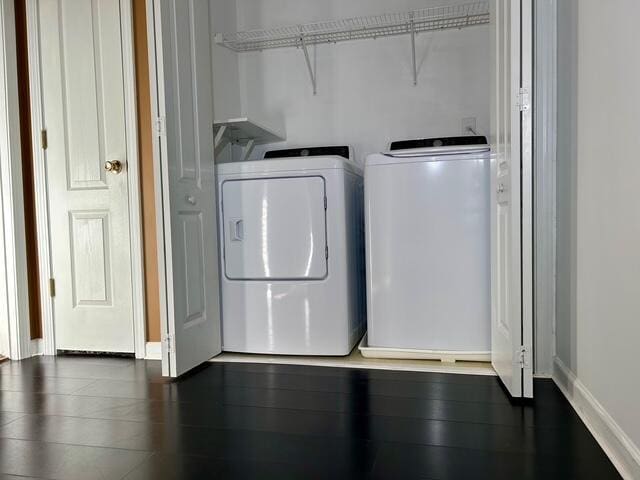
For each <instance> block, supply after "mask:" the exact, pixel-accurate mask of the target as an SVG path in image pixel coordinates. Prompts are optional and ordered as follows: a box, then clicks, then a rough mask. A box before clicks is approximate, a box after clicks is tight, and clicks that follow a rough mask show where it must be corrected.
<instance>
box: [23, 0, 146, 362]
mask: <svg viewBox="0 0 640 480" xmlns="http://www.w3.org/2000/svg"><path fill="white" fill-rule="evenodd" d="M119 1H120V12H121V15H120V30H121V32H122V60H123V73H124V79H123V80H124V103H125V133H126V139H127V183H128V196H129V239H130V247H131V286H132V290H133V292H132V313H133V332H134V350H135V356H136V358H145V356H146V327H145V305H144V291H145V290H144V265H143V250H142V200H141V192H140V166H139V152H138V124H137V122H138V112H137V107H136V84H135V81H136V75H135V58H134V43H133V42H134V35H133V11H132V9H133V5H132V0H119ZM26 2H27V35H28V56H29V89H30V101H31V131H32V139H31V144H32V149H33V173H34V183H35V205H36V225H37V239H38V259H39V283H40V308H41V312H42V339H43V354H44V355H56V352H57V351H56V341H55V318H54V310H53V297H52V296H51V295H50V289H49V279H50V278H52V276H51V270H52V259H51V234H50V228H49V202H48V192H47V183H46V181H47V178H46V168H45V162H46V158H45V157H46V155H45V150H44V149H43V148H42V145H41V132H42V130H43V125H44V111H43V107H42V96H43V93H42V70H41V64H40V42H39V37H40V27H39V19H38V4H39V0H26Z"/></svg>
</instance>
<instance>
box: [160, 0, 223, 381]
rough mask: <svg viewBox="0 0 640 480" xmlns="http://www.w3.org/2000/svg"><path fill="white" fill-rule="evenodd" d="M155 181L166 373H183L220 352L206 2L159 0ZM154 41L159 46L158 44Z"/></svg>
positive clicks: (197, 0)
mask: <svg viewBox="0 0 640 480" xmlns="http://www.w3.org/2000/svg"><path fill="white" fill-rule="evenodd" d="M150 5H151V8H152V9H153V14H154V22H153V24H152V25H151V26H150V27H151V29H152V30H151V38H152V42H151V44H152V45H154V47H153V48H152V49H153V50H155V52H154V53H155V55H153V59H154V61H155V68H154V69H152V71H155V72H156V85H155V86H154V87H155V91H154V94H153V95H154V98H155V106H154V108H155V113H156V115H157V117H158V125H160V128H159V131H158V137H157V140H158V141H157V144H156V158H157V159H158V160H159V169H158V170H157V173H158V174H159V175H158V176H157V179H156V185H157V186H158V187H159V188H157V190H158V194H159V202H158V205H161V206H162V215H161V218H160V222H159V223H160V226H161V228H160V229H159V252H160V255H161V264H163V265H162V266H163V267H164V274H165V279H166V283H165V285H164V289H163V292H162V297H163V299H164V301H163V303H164V308H163V310H164V311H163V315H164V328H165V331H164V332H163V340H164V341H163V345H162V347H163V348H162V361H163V373H164V374H165V375H168V376H172V377H177V376H179V375H181V374H183V373H184V372H186V371H188V370H190V369H191V368H193V367H195V366H197V365H199V364H201V363H203V362H205V361H207V360H209V359H210V358H211V357H214V356H215V355H217V354H218V353H220V351H221V331H220V298H219V285H218V234H217V226H216V215H217V209H216V186H215V175H214V173H215V168H214V158H213V94H212V92H213V89H212V88H213V85H212V70H211V39H212V36H211V30H210V24H209V2H208V1H207V0H180V1H174V0H154V1H152V2H150ZM153 40H155V44H154V43H153Z"/></svg>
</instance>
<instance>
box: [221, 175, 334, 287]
mask: <svg viewBox="0 0 640 480" xmlns="http://www.w3.org/2000/svg"><path fill="white" fill-rule="evenodd" d="M222 211H223V214H222V215H223V222H222V227H223V229H224V265H225V275H226V276H227V278H229V279H230V280H268V279H271V280H301V279H316V280H318V279H322V278H324V277H326V275H327V250H326V247H327V234H326V218H325V183H324V178H322V177H290V178H266V179H247V180H228V181H226V182H224V183H223V184H222Z"/></svg>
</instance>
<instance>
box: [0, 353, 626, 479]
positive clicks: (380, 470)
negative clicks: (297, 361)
mask: <svg viewBox="0 0 640 480" xmlns="http://www.w3.org/2000/svg"><path fill="white" fill-rule="evenodd" d="M0 474H2V475H4V476H5V477H3V478H23V477H32V478H43V479H47V478H51V479H82V480H91V479H122V478H124V479H127V480H133V479H154V480H162V479H174V478H175V479H191V478H193V479H218V478H220V479H227V478H232V479H277V480H284V479H305V480H306V479H342V478H346V479H359V478H367V479H387V478H388V479H431V480H436V479H438V480H439V479H491V480H499V479H509V480H511V479H544V480H549V479H563V480H565V479H582V478H584V479H601V480H604V479H609V478H619V476H618V474H617V473H616V470H615V469H614V467H613V465H612V464H611V462H610V461H609V460H608V458H607V457H606V456H605V454H604V452H603V451H602V449H601V448H600V447H599V446H598V444H597V443H596V441H595V440H594V438H593V437H592V436H591V434H590V433H589V431H588V430H587V429H586V428H585V426H584V425H583V424H582V423H581V421H580V419H579V418H578V416H577V415H576V413H575V412H574V411H573V410H572V408H571V406H570V405H569V404H568V403H567V401H566V400H565V399H564V397H563V396H562V394H561V393H560V391H559V390H558V389H557V388H556V386H555V385H554V384H553V383H552V382H551V381H549V380H537V381H536V383H535V400H534V401H532V402H524V403H522V402H511V401H510V400H509V398H508V397H507V396H506V394H505V393H504V391H503V389H502V388H501V386H500V385H499V383H498V380H497V379H496V378H495V377H488V376H472V375H454V374H443V373H415V372H394V371H383V370H358V369H341V368H328V367H311V366H295V365H265V364H237V363H209V364H207V365H205V366H203V367H202V368H199V369H198V370H197V371H196V372H194V373H192V374H190V375H188V376H186V377H184V378H182V379H180V380H178V381H173V382H171V381H167V380H166V379H164V378H162V376H161V372H160V362H155V361H146V362H145V361H135V360H130V359H123V358H99V357H76V356H74V357H66V356H59V357H37V358H33V359H29V360H26V361H22V362H5V363H3V364H1V365H0Z"/></svg>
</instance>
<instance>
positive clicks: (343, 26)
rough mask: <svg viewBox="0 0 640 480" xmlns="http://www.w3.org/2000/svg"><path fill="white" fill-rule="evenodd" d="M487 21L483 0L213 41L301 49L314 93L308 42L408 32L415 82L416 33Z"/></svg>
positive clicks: (246, 48) (239, 47) (237, 47)
mask: <svg viewBox="0 0 640 480" xmlns="http://www.w3.org/2000/svg"><path fill="white" fill-rule="evenodd" d="M489 21H490V11H489V2H488V1H486V0H482V1H475V2H470V3H462V4H455V5H445V6H439V7H430V8H424V9H420V10H413V11H410V12H402V13H387V14H383V15H373V16H366V17H354V18H347V19H341V20H329V21H323V22H316V23H307V24H302V25H292V26H285V27H276V28H271V29H267V30H248V31H244V32H235V33H217V34H216V35H215V43H216V44H218V45H222V46H224V47H226V48H228V49H230V50H233V51H234V52H238V53H241V52H253V51H262V50H269V49H273V48H287V47H295V48H299V49H301V50H302V52H303V54H304V59H305V63H306V66H307V70H308V71H309V78H310V80H311V85H312V87H313V93H314V95H315V94H316V93H317V75H316V73H317V72H316V69H314V68H313V65H312V62H311V57H310V55H309V47H310V46H311V45H318V44H325V43H339V42H345V41H351V40H363V39H376V38H382V37H388V36H398V35H409V36H410V38H411V57H412V69H413V72H412V73H413V84H414V85H417V84H418V65H417V61H416V37H417V35H418V34H420V33H424V32H435V31H442V30H451V29H462V28H466V27H472V26H476V25H485V24H488V23H489Z"/></svg>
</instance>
